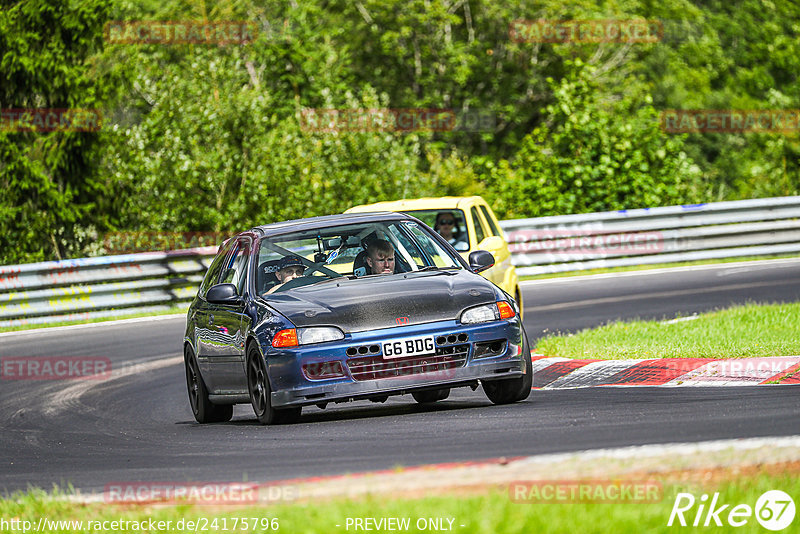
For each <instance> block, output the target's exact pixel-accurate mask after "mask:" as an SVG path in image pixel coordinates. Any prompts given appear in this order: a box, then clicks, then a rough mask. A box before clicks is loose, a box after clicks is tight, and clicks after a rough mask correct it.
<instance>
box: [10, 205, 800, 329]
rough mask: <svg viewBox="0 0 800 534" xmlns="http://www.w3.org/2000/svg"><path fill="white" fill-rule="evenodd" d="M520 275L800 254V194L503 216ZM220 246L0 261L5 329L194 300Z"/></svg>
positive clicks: (142, 310)
mask: <svg viewBox="0 0 800 534" xmlns="http://www.w3.org/2000/svg"><path fill="white" fill-rule="evenodd" d="M500 226H501V227H502V228H503V230H504V231H505V232H506V234H507V237H508V240H509V248H510V249H511V252H512V262H513V263H514V265H516V266H517V271H518V273H519V274H520V275H521V276H526V275H536V274H544V273H555V272H563V271H578V270H585V269H596V268H602V267H618V266H628V265H641V264H658V263H669V262H680V261H694V260H704V259H721V258H731V257H740V256H767V255H775V254H797V253H800V197H780V198H767V199H758V200H742V201H734V202H716V203H713V204H698V205H691V206H668V207H660V208H650V209H637V210H622V211H612V212H603V213H588V214H579V215H559V216H554V217H540V218H536V219H514V220H508V221H501V222H500ZM215 253H216V247H204V248H195V249H188V250H180V251H173V252H149V253H142V254H126V255H119V256H105V257H97V258H80V259H74V260H64V261H51V262H42V263H32V264H25V265H10V266H0V327H3V326H14V325H24V324H48V323H54V322H60V321H70V320H86V319H92V318H97V317H107V316H115V315H123V314H130V313H150V312H155V311H160V310H167V309H170V308H172V307H174V306H176V305H182V304H186V303H188V302H189V301H191V299H192V298H194V295H195V293H196V291H197V286H198V285H199V283H200V281H201V280H202V276H203V274H204V273H205V271H206V269H207V268H208V265H209V263H210V262H211V259H212V258H213V256H214V254H215Z"/></svg>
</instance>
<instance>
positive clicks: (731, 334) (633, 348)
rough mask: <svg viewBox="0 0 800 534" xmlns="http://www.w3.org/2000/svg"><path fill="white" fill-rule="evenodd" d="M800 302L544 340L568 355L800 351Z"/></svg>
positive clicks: (548, 350) (542, 349) (551, 352)
mask: <svg viewBox="0 0 800 534" xmlns="http://www.w3.org/2000/svg"><path fill="white" fill-rule="evenodd" d="M798 325H800V303H792V304H770V305H759V304H747V305H744V306H736V307H733V308H729V309H726V310H721V311H717V312H712V313H706V314H701V315H698V316H697V318H695V319H693V320H684V321H679V322H672V323H664V322H659V321H631V322H617V323H611V324H608V325H604V326H601V327H599V328H593V329H589V330H584V331H582V332H579V333H577V334H565V335H559V334H554V335H550V336H548V337H545V338H543V339H540V340H539V343H538V346H537V348H536V352H538V353H539V354H543V355H545V356H560V357H564V358H582V359H583V358H586V359H589V358H599V359H626V358H752V357H758V356H795V355H798V354H800V336H798V335H797V332H798Z"/></svg>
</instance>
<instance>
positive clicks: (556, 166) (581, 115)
mask: <svg viewBox="0 0 800 534" xmlns="http://www.w3.org/2000/svg"><path fill="white" fill-rule="evenodd" d="M567 66H568V67H569V68H570V70H569V71H568V73H567V75H566V76H565V77H564V78H563V79H562V80H560V81H559V82H556V81H555V80H552V79H548V81H549V83H550V84H551V87H552V92H553V95H554V97H555V102H554V103H553V104H551V105H549V106H547V107H546V108H545V110H544V111H543V115H544V116H546V117H548V119H549V121H548V123H546V124H543V125H541V126H538V127H536V128H534V130H533V132H531V133H530V135H528V136H527V137H526V138H525V139H524V140H523V144H522V148H521V149H520V151H519V152H518V153H517V155H516V158H515V159H514V160H513V161H512V162H511V163H510V164H509V163H505V162H501V164H500V166H499V167H498V168H493V169H492V171H493V172H492V173H491V178H492V185H493V186H494V190H495V191H497V203H498V208H499V209H500V211H501V212H503V213H505V216H509V215H514V216H528V217H535V216H540V215H550V214H558V213H588V212H596V211H607V210H615V209H624V208H640V207H648V206H658V205H667V204H680V203H691V202H694V201H696V200H698V197H699V195H698V194H697V192H696V191H697V185H698V178H699V176H698V175H699V172H698V169H697V168H696V167H695V166H693V165H691V163H690V162H689V161H688V159H687V157H686V154H685V153H684V152H683V151H682V144H683V143H682V140H681V139H680V138H678V137H674V136H673V137H670V136H668V135H667V134H665V133H663V132H662V131H661V130H660V129H659V125H658V113H657V112H656V110H655V109H653V107H652V105H651V98H650V96H649V95H647V94H641V93H634V92H629V94H626V95H622V97H621V98H620V99H619V100H617V101H605V102H603V101H600V100H599V95H600V94H601V92H600V91H598V88H597V82H596V81H595V80H594V75H595V73H596V70H595V69H594V68H592V67H591V66H588V65H584V64H583V63H582V62H581V61H580V60H578V61H576V62H574V63H572V62H568V63H567ZM620 117H625V120H620Z"/></svg>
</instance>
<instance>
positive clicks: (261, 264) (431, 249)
mask: <svg viewBox="0 0 800 534" xmlns="http://www.w3.org/2000/svg"><path fill="white" fill-rule="evenodd" d="M429 232H430V230H428V229H425V228H423V226H422V225H420V224H418V223H416V222H414V221H387V222H380V221H379V222H370V223H361V224H349V225H341V226H327V227H324V228H315V229H310V230H303V231H298V232H290V233H285V234H281V235H278V236H273V237H269V238H264V239H262V240H261V242H260V244H259V251H258V263H257V264H256V265H257V266H256V269H257V271H256V285H257V289H258V292H259V293H260V294H261V295H268V294H272V293H277V292H279V291H287V290H290V289H294V288H297V287H304V286H308V285H312V284H319V283H324V282H326V281H329V280H339V281H342V280H344V279H347V280H357V279H359V278H372V277H375V276H386V275H391V274H395V275H396V274H399V273H411V272H420V271H448V270H453V269H461V268H462V264H461V263H460V262H459V261H458V260H457V259H456V257H455V255H454V254H452V252H450V251H449V250H448V249H447V248H446V247H444V246H442V245H440V244H439V243H438V242H437V241H436V240H435V239H434V238H433V237H432V236H431V235H430V233H429ZM381 241H383V247H384V249H382V250H385V251H386V252H385V253H384V256H393V257H394V270H393V272H390V273H387V274H377V273H374V272H372V269H371V267H370V265H371V264H370V262H369V261H368V260H367V258H368V256H369V254H368V251H367V249H369V248H370V246H373V247H378V246H379V245H378V243H379V242H381ZM387 243H388V245H391V247H390V248H389V247H388V245H387ZM374 250H377V248H375V249H374ZM282 267H283V269H287V270H288V272H291V271H301V272H302V275H301V276H299V277H296V278H292V279H289V280H287V279H286V278H284V272H285V271H283V270H282ZM298 274H299V272H298Z"/></svg>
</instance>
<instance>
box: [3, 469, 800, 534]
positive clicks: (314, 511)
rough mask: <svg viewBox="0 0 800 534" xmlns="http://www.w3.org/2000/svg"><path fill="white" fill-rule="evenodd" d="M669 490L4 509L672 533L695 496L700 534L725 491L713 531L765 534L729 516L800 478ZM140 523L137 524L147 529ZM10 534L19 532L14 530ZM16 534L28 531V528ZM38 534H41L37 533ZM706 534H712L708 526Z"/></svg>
mask: <svg viewBox="0 0 800 534" xmlns="http://www.w3.org/2000/svg"><path fill="white" fill-rule="evenodd" d="M617 482H619V480H618V481H617ZM622 482H624V481H622ZM662 487H663V491H662V492H661V495H660V497H659V499H657V500H656V501H655V502H650V503H641V502H619V501H617V502H614V501H611V502H604V503H597V502H595V503H574V504H563V503H559V502H539V503H533V502H530V501H527V502H526V500H522V502H519V501H517V500H515V499H512V496H514V495H515V494H514V493H512V492H511V491H510V487H509V486H505V487H495V488H491V489H487V490H484V491H482V492H481V493H479V494H467V495H463V494H461V495H459V494H457V493H449V494H447V495H442V496H436V497H426V498H409V499H397V498H390V497H379V496H370V497H366V498H361V499H357V500H334V501H321V502H314V501H312V502H304V503H289V504H280V505H271V506H260V507H252V508H231V509H227V510H221V509H220V507H217V508H216V509H213V508H211V507H204V506H197V505H194V506H190V505H179V506H166V507H141V506H126V507H123V506H114V505H108V504H76V503H73V502H68V501H64V500H55V499H53V498H52V497H50V496H49V495H47V494H45V493H43V492H29V493H27V494H24V495H18V496H15V497H13V498H11V499H5V500H2V501H0V517H2V519H3V520H5V521H7V522H8V521H10V520H12V519H17V520H18V521H29V522H31V523H30V524H31V525H34V526H36V525H37V524H38V522H39V518H46V520H47V521H48V522H47V523H46V525H47V526H48V528H45V529H42V530H41V531H44V532H70V533H77V532H109V531H111V529H110V528H108V527H110V526H112V525H111V524H110V522H111V521H128V522H131V523H127V524H124V523H122V524H117V525H114V526H116V528H115V529H113V531H115V532H136V533H139V532H195V531H198V532H225V531H235V532H274V531H278V532H288V533H307V534H312V533H326V534H328V533H338V532H342V533H346V532H356V531H364V530H365V529H364V528H361V529H357V528H354V523H353V521H354V519H355V518H361V519H362V520H363V519H364V518H373V519H374V520H375V521H376V522H377V521H380V520H381V519H384V520H386V519H389V518H394V519H396V520H399V521H402V520H405V519H406V518H407V520H408V523H405V524H407V525H408V527H407V528H405V529H399V528H395V529H388V528H375V526H376V525H375V524H372V526H373V528H372V529H370V530H372V531H376V532H397V531H405V532H431V531H435V530H437V528H435V526H439V527H440V528H439V529H440V530H446V531H450V532H456V533H465V534H473V533H483V532H486V533H493V534H506V533H508V534H511V533H530V532H537V533H541V532H581V533H598V534H600V533H602V534H607V533H609V532H621V533H626V532H632V533H639V532H674V531H675V529H676V528H678V529H679V530H681V528H680V526H679V524H678V523H677V519H676V522H675V523H674V524H673V526H667V523H668V521H669V517H670V515H671V511H672V509H673V505H674V503H675V497H676V495H677V492H678V491H688V492H691V493H692V494H693V495H694V497H695V498H696V499H697V500H696V503H695V505H694V507H693V508H691V509H690V510H688V511H687V512H685V513H684V518H685V519H686V520H687V525H688V526H689V529H691V530H692V531H694V530H695V529H693V528H692V527H691V524H692V522H693V521H694V518H695V514H696V513H697V511H698V505H699V503H700V500H699V499H700V496H701V494H702V493H707V494H709V495H713V494H714V493H715V492H718V493H719V496H718V507H719V506H721V505H723V504H729V506H728V507H727V509H726V510H725V511H724V512H723V513H721V514H719V517H720V520H721V522H722V523H723V527H722V528H721V529H720V528H719V527H716V528H715V526H714V522H713V519H712V520H710V525H711V526H710V528H711V529H712V530H713V531H714V532H720V531H722V532H764V529H763V528H762V527H761V526H760V524H759V523H758V521H757V519H756V517H755V516H754V515H753V516H751V517H749V518H745V519H746V521H747V523H746V524H745V525H744V526H742V527H739V528H734V527H732V526H729V525H727V517H728V515H727V514H728V512H730V510H731V509H732V508H733V507H734V506H736V505H739V504H744V505H747V506H749V507H750V508H751V509H755V506H756V502H757V501H758V499H759V497H760V496H761V495H762V494H764V493H765V492H766V491H769V490H775V489H779V490H781V491H784V492H786V493H788V494H789V495H790V496H794V498H795V499H796V498H797V497H798V496H800V478H798V477H797V473H796V472H793V473H777V474H775V473H772V474H755V475H741V474H740V475H737V476H735V477H734V478H732V479H727V480H723V481H720V482H717V483H714V484H712V483H709V482H706V483H704V484H702V487H700V489H698V486H696V485H688V486H687V485H682V484H680V483H678V484H677V485H671V484H667V483H662ZM516 495H517V496H519V495H520V494H516ZM527 495H529V496H530V495H531V494H530V493H529V494H527ZM709 500H710V499H709ZM753 513H755V511H754V512H753ZM348 518H349V519H350V522H349V523H348ZM705 518H706V514H705V513H703V514H702V516H701V518H700V526H701V528H702V525H703V521H704V520H705ZM243 520H244V521H246V522H247V523H248V525H247V527H246V528H243V527H244V526H245V524H244V521H243ZM271 520H275V521H271ZM58 521H72V522H73V523H72V524H69V523H67V524H62V525H61V526H60V527H59V525H58V524H57V523H54V522H58ZM150 521H152V522H155V523H156V526H155V527H154V526H153V524H152V523H150V524H148V522H150ZM159 521H163V522H164V523H162V525H161V526H162V527H164V528H159V526H158V525H157V523H158V522H159ZM180 521H183V526H184V528H176V527H177V526H178V525H179V522H180ZM187 521H193V522H194V524H192V525H187ZM798 521H800V519H797V518H795V521H794V523H793V525H796V524H797V522H798ZM104 522H109V523H104ZM133 522H139V525H136V524H134V523H133ZM167 522H169V524H167ZM254 523H257V526H256V528H253V525H254ZM401 524H402V523H401ZM103 525H106V526H105V527H104V526H103ZM168 525H169V526H168ZM234 525H236V526H235V528H234ZM384 525H385V524H384ZM8 526H10V525H8ZM20 526H21V525H20ZM348 526H349V528H348ZM187 527H190V528H187ZM275 527H277V529H276V528H275ZM442 527H444V528H442ZM6 530H12V529H10V528H6ZM17 530H18V531H20V532H21V531H22V528H19V529H17ZM32 530H35V528H31V529H30V530H29V531H32ZM684 530H685V529H684ZM704 530H708V527H706V528H705V529H704ZM789 530H791V528H790V529H789Z"/></svg>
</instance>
